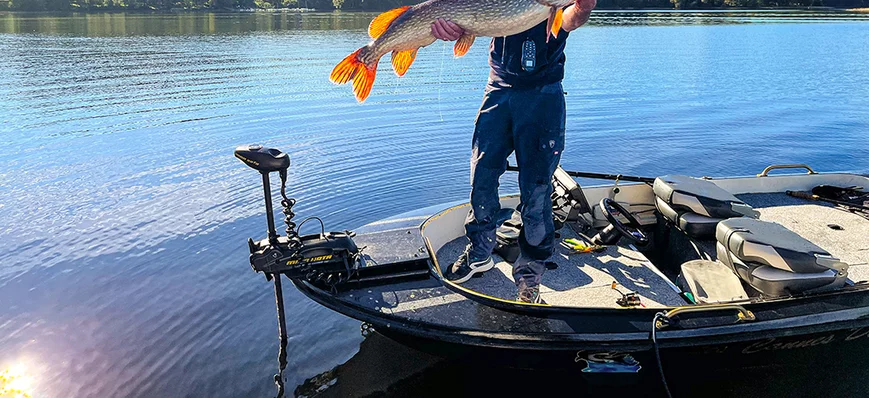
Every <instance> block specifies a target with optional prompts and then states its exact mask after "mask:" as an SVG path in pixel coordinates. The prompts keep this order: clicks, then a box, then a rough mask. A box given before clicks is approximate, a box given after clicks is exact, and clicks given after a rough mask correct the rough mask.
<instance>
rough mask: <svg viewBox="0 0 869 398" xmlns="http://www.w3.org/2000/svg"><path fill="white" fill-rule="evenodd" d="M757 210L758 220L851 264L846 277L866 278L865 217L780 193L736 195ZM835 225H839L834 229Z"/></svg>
mask: <svg viewBox="0 0 869 398" xmlns="http://www.w3.org/2000/svg"><path fill="white" fill-rule="evenodd" d="M739 198H740V199H742V200H743V201H744V202H745V203H748V204H750V205H751V206H752V207H754V208H755V209H756V210H758V211H759V212H760V219H761V220H766V221H772V222H776V223H779V224H781V225H783V226H785V227H787V228H788V229H790V230H791V231H794V232H796V233H797V234H798V235H800V236H802V237H803V238H806V239H808V240H809V241H811V242H812V243H814V244H816V245H818V246H820V247H821V248H823V249H824V250H827V251H829V252H830V254H832V255H833V256H835V257H838V258H839V259H841V260H842V261H844V262H846V263H848V264H850V265H851V267H850V268H849V269H848V278H850V279H851V280H852V281H855V282H859V281H865V280H869V220H867V219H865V218H863V217H860V216H858V215H856V214H852V213H850V212H847V211H843V210H839V209H837V208H835V207H834V206H833V205H830V204H827V203H824V202H814V201H808V200H804V199H799V198H794V197H792V196H788V195H786V194H783V193H772V194H748V195H739ZM830 224H835V225H838V226H840V227H842V229H841V230H835V229H832V228H830V227H829V225H830Z"/></svg>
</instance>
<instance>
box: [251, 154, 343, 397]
mask: <svg viewBox="0 0 869 398" xmlns="http://www.w3.org/2000/svg"><path fill="white" fill-rule="evenodd" d="M235 157H237V158H238V159H240V160H241V161H242V162H244V164H246V165H248V166H250V167H251V168H253V169H254V170H257V171H259V172H260V174H262V179H263V193H264V196H265V202H266V218H267V221H268V237H267V238H266V239H263V240H260V241H254V240H253V239H248V240H247V244H248V247H249V248H250V265H251V267H252V268H253V270H254V271H256V272H262V273H263V274H265V277H266V280H272V279H274V282H275V301H276V304H277V310H278V330H279V333H280V340H281V345H280V351H279V353H278V363H279V372H278V374H276V375H275V385H276V386H277V388H278V393H277V396H278V397H282V396H283V394H284V382H283V372H284V369H285V368H286V367H287V352H286V350H287V323H286V319H285V316H284V296H283V291H282V290H281V277H280V276H281V274H283V275H285V276H287V277H288V278H290V279H292V280H305V281H308V282H309V283H312V284H314V285H317V286H319V287H326V288H335V287H337V286H338V285H339V284H341V283H344V282H347V281H348V280H350V279H351V278H352V276H353V273H354V271H355V270H356V269H357V266H358V264H359V249H358V248H357V247H356V244H355V243H354V242H353V233H352V232H350V231H344V232H328V233H327V232H326V231H325V227H324V225H323V220H320V219H319V218H317V217H309V218H307V219H305V220H304V221H302V223H301V224H299V225H298V228H301V226H302V225H303V224H304V223H305V222H306V221H308V220H318V221H319V222H320V233H319V234H312V235H304V236H299V233H298V232H297V231H296V228H297V226H296V223H295V222H293V217H295V215H296V214H295V213H293V206H294V205H295V204H296V200H295V199H292V198H289V197H287V189H286V188H287V169H288V168H289V167H290V157H289V156H287V154H285V153H283V152H281V151H279V150H277V149H274V148H266V147H263V146H262V145H245V146H240V147H238V148H236V149H235ZM273 172H278V175H279V176H280V179H281V198H282V200H281V207H283V213H284V216H285V217H284V223H285V224H286V225H287V229H286V233H287V235H286V236H279V235H278V233H277V231H275V222H274V219H273V218H272V211H273V209H272V192H271V184H270V182H269V174H270V173H273Z"/></svg>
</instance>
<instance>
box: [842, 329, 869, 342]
mask: <svg viewBox="0 0 869 398" xmlns="http://www.w3.org/2000/svg"><path fill="white" fill-rule="evenodd" d="M866 336H869V328H857V329H851V334H849V335H848V336H847V337H845V341H851V340H857V339H859V338H863V337H866Z"/></svg>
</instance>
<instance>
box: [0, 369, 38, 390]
mask: <svg viewBox="0 0 869 398" xmlns="http://www.w3.org/2000/svg"><path fill="white" fill-rule="evenodd" d="M32 388H33V386H32V379H31V378H30V376H28V375H27V369H25V368H24V366H22V365H13V366H10V367H9V368H7V369H5V370H3V371H2V372H0V398H31V393H32Z"/></svg>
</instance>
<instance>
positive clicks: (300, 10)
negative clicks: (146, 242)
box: [0, 0, 869, 14]
mask: <svg viewBox="0 0 869 398" xmlns="http://www.w3.org/2000/svg"><path fill="white" fill-rule="evenodd" d="M3 3H4V0H0V13H2V12H18V13H32V14H59V13H60V14H65V13H89V14H99V13H118V12H126V13H178V12H213V13H255V12H287V13H332V12H348V13H355V12H368V13H375V12H382V11H384V10H363V9H343V10H334V9H333V10H330V9H316V8H170V9H167V10H160V9H148V8H136V9H129V8H114V7H98V8H91V9H81V8H75V7H74V8H71V9H68V10H57V11H51V10H43V11H28V10H12V9H5V8H2V5H3ZM597 10H600V11H683V12H684V11H691V12H698V11H699V12H702V11H842V12H856V13H869V7H867V8H845V7H825V6H819V7H818V6H816V7H705V8H682V9H680V8H664V7H598V8H597Z"/></svg>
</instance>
